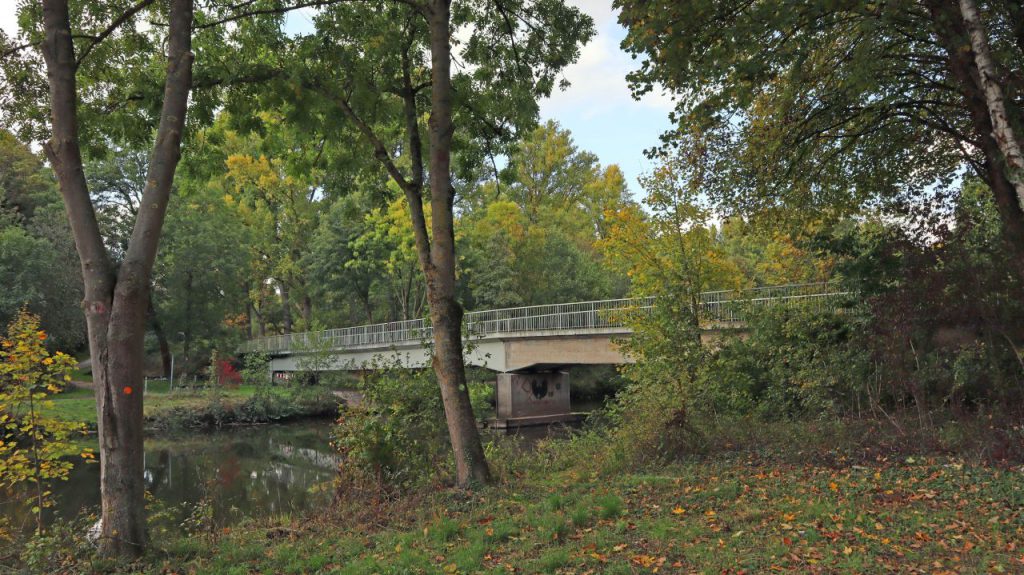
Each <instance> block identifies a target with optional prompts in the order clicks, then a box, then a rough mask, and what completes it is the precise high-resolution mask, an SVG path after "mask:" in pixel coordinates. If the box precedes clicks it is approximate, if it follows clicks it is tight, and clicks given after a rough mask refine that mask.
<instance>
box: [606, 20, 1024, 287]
mask: <svg viewBox="0 0 1024 575" xmlns="http://www.w3.org/2000/svg"><path fill="white" fill-rule="evenodd" d="M616 5H617V6H619V7H620V8H622V12H621V13H620V21H621V22H622V23H623V24H625V25H626V26H627V27H628V29H629V34H628V36H627V38H626V40H625V41H624V47H625V48H626V49H627V50H628V51H630V52H632V53H633V54H634V55H636V56H642V57H643V60H642V64H641V67H640V69H639V70H637V71H636V72H634V73H632V74H631V75H630V80H631V82H632V86H633V90H634V93H636V94H643V93H646V92H649V91H651V90H654V89H657V87H658V86H661V87H664V88H666V89H668V90H669V91H670V92H671V93H672V94H673V95H674V97H675V99H676V102H677V105H676V109H675V111H674V113H673V114H672V120H673V121H674V122H677V123H678V130H676V131H674V132H671V133H668V134H665V136H664V137H663V144H664V145H665V146H674V145H678V144H682V145H684V146H686V145H689V143H688V140H687V134H688V132H689V131H690V130H692V129H693V128H694V127H699V128H700V129H701V130H703V131H704V132H706V133H711V132H715V133H717V134H718V137H717V138H714V139H713V140H712V142H713V146H712V149H713V150H714V151H715V154H716V156H717V157H718V158H719V159H720V164H719V169H717V170H716V172H715V174H714V177H713V178H710V179H709V181H708V182H707V185H706V192H707V193H708V194H709V196H710V197H712V198H713V199H715V200H718V201H719V202H720V203H721V204H722V205H724V206H725V207H726V209H728V210H734V211H737V212H740V213H743V214H746V215H748V216H749V215H754V214H758V215H759V216H760V217H763V218H766V219H769V220H770V221H771V220H776V219H777V218H778V217H780V216H781V215H789V216H794V215H795V216H803V215H810V216H811V217H813V218H820V217H827V218H833V219H835V218H841V217H843V216H844V215H847V214H852V213H856V212H858V211H859V210H861V209H864V208H869V207H870V208H872V209H883V210H885V211H886V212H887V213H889V214H896V215H907V214H915V215H922V214H923V215H925V216H934V215H935V214H936V213H937V212H938V213H949V211H950V210H951V209H952V208H953V205H954V201H955V192H956V188H957V186H956V181H957V179H958V178H959V176H960V175H961V174H962V173H963V171H964V169H968V170H971V171H972V172H973V173H974V174H975V175H977V176H978V177H979V178H981V180H983V181H984V182H985V183H986V184H987V186H988V189H989V191H990V193H991V194H992V197H993V198H994V199H995V203H996V205H997V207H998V208H999V212H1000V214H1001V218H1002V221H1003V225H1004V233H1005V234H1006V236H1007V238H1008V239H1009V240H1010V244H1009V245H1010V246H1011V253H1012V254H1015V256H1014V261H1015V262H1018V264H1019V262H1020V261H1021V260H1020V258H1019V255H1020V253H1021V247H1022V246H1024V233H1022V232H1024V211H1022V209H1021V204H1020V202H1019V198H1017V195H1016V194H1015V193H1014V191H1013V187H1012V185H1011V182H1010V180H1009V179H1008V173H1007V171H1006V170H1005V167H1006V162H1005V158H1004V156H1003V151H1002V150H1001V148H1000V145H999V142H998V141H997V139H996V138H995V137H994V136H993V124H992V116H991V115H990V112H989V110H988V109H987V107H986V103H985V95H984V91H983V85H982V82H981V80H980V75H979V71H978V70H979V69H978V66H977V64H976V62H975V58H974V56H976V54H975V53H974V52H973V51H972V49H971V41H970V39H969V38H968V36H967V28H966V25H965V23H964V18H963V16H962V14H961V11H960V8H959V6H958V4H957V2H955V1H952V0H929V1H926V2H909V1H906V2H885V3H878V2H867V3H864V2H833V1H831V0H824V1H814V2H789V1H785V0H783V1H776V2H762V3H747V2H717V1H705V0H695V1H687V2H674V1H672V2H669V1H660V2H636V1H632V0H618V1H617V2H616ZM983 7H984V10H983V13H984V22H985V24H984V26H985V32H986V33H987V35H988V37H989V42H990V44H991V46H992V53H993V56H994V58H995V60H996V61H997V62H998V66H999V72H998V77H995V78H992V80H993V81H994V82H996V83H997V84H999V85H1001V86H1002V87H1003V88H1004V91H1005V93H1006V108H1007V113H1008V115H1009V121H1010V122H1011V123H1012V124H1013V125H1015V126H1016V127H1017V131H1018V133H1020V128H1021V127H1022V124H1021V122H1022V121H1024V115H1022V100H1021V96H1022V94H1024V92H1021V90H1020V88H1019V86H1020V82H1021V78H1022V74H1024V34H1022V32H1021V26H1020V24H1019V22H1020V21H1022V14H1024V12H1022V8H1021V5H1020V3H1019V2H1016V1H1015V0H1008V1H1002V0H1000V1H996V2H990V3H986V4H984V5H983ZM924 223H926V224H931V225H934V223H935V221H934V220H932V221H930V222H929V221H925V222H924ZM1016 267H1017V268H1018V269H1024V268H1020V266H1019V265H1017V266H1016Z"/></svg>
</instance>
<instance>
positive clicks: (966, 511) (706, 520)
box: [135, 452, 1024, 575]
mask: <svg viewBox="0 0 1024 575" xmlns="http://www.w3.org/2000/svg"><path fill="white" fill-rule="evenodd" d="M1020 471H1021V470H1013V469H1007V468H999V467H993V466H985V465H969V464H965V463H963V462H962V461H960V460H956V459H951V458H928V457H909V458H907V457H903V456H901V457H899V458H893V459H887V458H885V457H879V458H877V459H876V460H874V461H868V462H863V461H860V462H858V463H856V464H854V463H852V462H847V463H845V464H843V463H840V464H838V465H837V464H816V463H813V462H806V463H803V464H796V463H788V462H774V463H773V462H769V461H766V460H764V459H760V458H752V457H749V456H748V455H747V454H744V453H742V452H730V453H726V454H723V455H718V456H713V457H709V458H702V459H700V460H693V461H690V462H687V463H682V464H676V465H671V466H668V467H661V468H657V469H653V470H648V471H646V472H641V471H632V472H623V473H617V474H608V475H604V474H595V473H592V472H589V471H583V469H582V468H579V469H573V468H570V469H568V470H565V471H557V472H551V473H546V474H535V475H534V476H532V477H519V478H516V479H515V480H510V481H508V482H507V483H505V484H503V485H498V486H494V487H489V488H485V489H482V490H478V491H476V492H473V493H471V494H466V493H465V492H455V491H444V490H441V491H439V492H435V493H433V494H431V495H427V496H426V498H425V499H424V500H418V501H416V502H415V505H410V504H409V503H408V502H403V501H398V502H395V503H391V504H381V505H382V506H381V507H379V508H377V511H376V519H373V520H364V521H354V520H353V519H352V517H353V516H352V515H351V514H349V513H347V512H346V511H345V510H341V509H339V510H336V511H335V512H334V514H333V515H328V516H320V517H319V518H312V517H307V518H305V519H294V520H291V521H289V522H287V523H285V524H272V523H268V524H262V525H260V524H249V525H247V526H242V527H236V528H234V529H233V530H229V531H227V532H218V533H216V534H207V535H199V536H193V537H188V538H184V539H181V540H178V541H174V542H169V543H163V544H160V545H161V548H159V549H155V550H154V551H153V552H152V553H151V555H150V558H149V559H147V560H144V562H142V563H139V564H136V566H135V571H136V572H143V573H164V572H170V571H173V572H176V573H209V574H220V573H223V574H229V573H247V574H251V573H268V574H269V573H328V574H348V573H352V574H363V573H395V574H398V573H440V574H444V573H513V572H516V573H559V574H565V575H568V574H584V573H654V572H660V573H767V572H783V573H891V572H903V573H908V572H929V573H983V572H984V573H1003V572H1005V573H1021V572H1024V545H1022V543H1021V542H1022V541H1024V511H1022V510H1024V482H1022V481H1021V480H1020ZM368 506H370V507H372V504H371V503H370V502H364V505H363V513H364V514H365V513H366V509H365V508H366V507H368ZM158 544H159V543H158Z"/></svg>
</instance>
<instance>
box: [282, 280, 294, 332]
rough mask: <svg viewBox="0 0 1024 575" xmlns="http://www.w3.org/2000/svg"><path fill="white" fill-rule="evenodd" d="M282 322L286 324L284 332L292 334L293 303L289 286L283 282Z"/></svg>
mask: <svg viewBox="0 0 1024 575" xmlns="http://www.w3.org/2000/svg"><path fill="white" fill-rule="evenodd" d="M281 321H282V322H284V332H285V333H291V332H292V301H291V297H290V294H289V291H288V286H287V285H286V284H285V283H284V282H281Z"/></svg>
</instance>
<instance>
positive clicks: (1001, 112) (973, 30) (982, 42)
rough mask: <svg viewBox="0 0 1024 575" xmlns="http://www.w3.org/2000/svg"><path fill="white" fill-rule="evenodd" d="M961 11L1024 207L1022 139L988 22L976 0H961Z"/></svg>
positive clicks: (999, 140) (998, 137) (995, 127)
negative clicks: (1015, 128) (1012, 119)
mask: <svg viewBox="0 0 1024 575" xmlns="http://www.w3.org/2000/svg"><path fill="white" fill-rule="evenodd" d="M960 13H961V14H962V15H963V18H964V23H965V25H966V26H967V33H968V35H969V36H970V39H971V48H972V50H973V51H974V62H975V65H976V66H977V68H978V79H979V80H980V82H981V86H980V87H981V90H982V93H983V94H984V95H985V104H986V105H987V107H988V113H989V119H990V121H991V123H992V135H993V136H994V137H995V141H996V143H997V144H998V145H999V151H1000V152H1002V155H1003V160H1004V162H1005V170H1006V176H1007V179H1008V180H1010V183H1011V184H1013V189H1014V192H1015V193H1016V195H1017V203H1018V204H1020V206H1021V207H1022V208H1024V153H1022V152H1021V146H1020V142H1019V141H1018V140H1017V136H1016V134H1014V132H1013V126H1012V125H1011V124H1010V119H1009V116H1008V115H1007V112H1006V99H1005V98H1004V97H1003V89H1002V87H1001V86H1000V85H999V79H998V78H999V73H998V69H997V66H996V63H995V62H994V60H993V58H992V52H991V50H989V46H988V33H987V32H986V31H985V25H984V24H983V23H982V22H981V16H980V15H979V14H978V7H977V5H976V4H975V3H974V0H960ZM1011 105H1012V102H1011Z"/></svg>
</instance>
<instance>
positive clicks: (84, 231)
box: [42, 0, 193, 557]
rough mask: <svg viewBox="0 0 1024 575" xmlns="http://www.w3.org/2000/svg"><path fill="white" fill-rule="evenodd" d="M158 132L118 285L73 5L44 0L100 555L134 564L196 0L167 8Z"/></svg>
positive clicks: (140, 542)
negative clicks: (162, 263) (103, 224)
mask: <svg viewBox="0 0 1024 575" xmlns="http://www.w3.org/2000/svg"><path fill="white" fill-rule="evenodd" d="M170 4H171V7H170V12H169V27H168V37H167V49H168V53H167V78H166V81H165V85H164V101H163V108H162V110H161V113H160V125H159V127H158V129H157V134H156V140H155V143H154V147H153V153H152V156H151V160H150V164H149V173H148V174H147V178H146V187H145V190H144V191H143V195H142V202H141V203H140V205H141V206H144V207H141V208H140V209H139V213H138V215H137V217H136V221H135V227H134V229H133V230H132V236H131V239H130V240H129V243H128V247H127V250H126V253H125V258H124V261H123V263H122V265H121V267H120V269H119V270H118V272H117V275H116V276H115V274H114V270H113V266H112V265H111V262H110V259H109V256H108V255H107V253H106V250H105V248H104V246H103V238H102V236H101V234H100V230H99V226H98V224H97V222H96V214H95V211H94V209H93V205H92V202H91V201H90V199H89V190H88V186H87V184H86V181H85V177H84V172H83V169H82V154H81V148H80V145H79V140H78V110H77V98H78V94H77V79H76V77H75V73H76V63H75V48H74V44H73V42H72V37H71V23H70V17H69V13H68V2H67V0H44V1H43V24H44V28H45V40H44V42H43V44H42V52H43V57H44V59H45V62H46V69H47V79H48V83H49V92H50V119H51V124H52V130H53V134H52V137H51V139H50V141H49V142H47V144H46V145H45V146H44V149H45V150H46V153H47V156H48V157H49V159H50V163H51V165H52V166H53V169H54V172H55V173H56V175H57V180H58V183H59V186H60V191H61V195H62V197H63V199H64V207H65V211H66V212H67V215H68V220H69V222H70V224H71V230H72V233H73V234H74V237H75V247H76V249H77V250H78V254H79V259H80V260H81V264H82V276H83V280H84V286H85V300H84V301H83V307H84V311H85V316H86V325H87V331H88V336H89V350H90V353H91V355H92V360H93V378H94V381H95V383H96V410H97V427H98V432H99V443H100V497H101V507H102V529H101V535H100V553H101V554H102V555H107V556H119V557H136V556H138V555H140V554H141V553H142V551H143V549H144V547H145V544H146V522H145V501H144V498H143V495H144V485H145V484H144V478H143V465H142V395H143V394H142V384H143V374H142V369H143V360H144V356H143V352H144V348H143V341H144V336H145V329H146V312H147V307H148V301H149V281H150V275H151V272H152V268H153V262H154V260H155V258H156V250H157V244H158V241H159V237H160V230H161V228H162V226H163V220H164V215H165V214H166V210H167V201H168V199H169V197H170V190H171V183H172V181H173V178H174V171H175V169H176V167H177V163H178V158H179V155H180V145H181V133H182V130H183V128H184V121H185V112H186V110H187V103H188V94H189V88H190V86H191V83H192V59H193V56H192V53H191V27H192V8H193V7H192V0H172V1H171V2H170Z"/></svg>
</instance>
